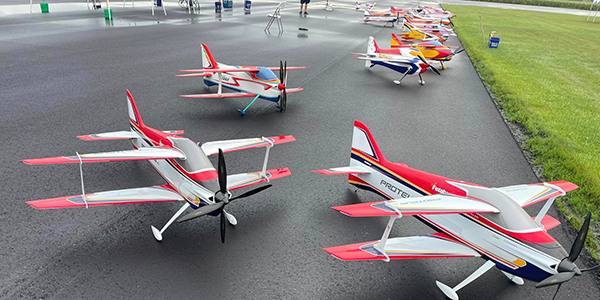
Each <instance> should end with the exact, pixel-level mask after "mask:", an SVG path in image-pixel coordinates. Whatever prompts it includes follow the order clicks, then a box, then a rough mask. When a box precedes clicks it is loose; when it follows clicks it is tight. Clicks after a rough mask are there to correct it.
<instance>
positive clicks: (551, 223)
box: [531, 215, 561, 231]
mask: <svg viewBox="0 0 600 300" xmlns="http://www.w3.org/2000/svg"><path fill="white" fill-rule="evenodd" d="M531 218H532V219H534V220H535V216H533V217H531ZM560 224H561V223H560V221H559V220H557V219H555V218H553V217H551V216H549V215H545V216H544V218H543V219H542V226H544V230H546V231H548V230H550V229H552V228H554V227H556V226H558V225H560Z"/></svg>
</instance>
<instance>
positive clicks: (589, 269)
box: [581, 265, 600, 272]
mask: <svg viewBox="0 0 600 300" xmlns="http://www.w3.org/2000/svg"><path fill="white" fill-rule="evenodd" d="M598 267H600V265H597V266H595V267H591V268H585V269H581V272H587V271H591V270H595V269H598Z"/></svg>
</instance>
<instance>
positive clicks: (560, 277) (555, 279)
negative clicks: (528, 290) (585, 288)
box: [535, 272, 575, 288]
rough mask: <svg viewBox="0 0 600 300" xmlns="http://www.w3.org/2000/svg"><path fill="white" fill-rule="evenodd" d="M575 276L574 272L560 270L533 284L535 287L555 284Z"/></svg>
mask: <svg viewBox="0 0 600 300" xmlns="http://www.w3.org/2000/svg"><path fill="white" fill-rule="evenodd" d="M573 276H575V272H561V273H557V274H554V275H552V276H550V277H548V278H546V279H544V280H542V281H540V282H539V283H538V284H536V285H535V287H536V288H542V287H547V286H551V285H555V284H561V283H563V282H567V281H569V280H571V278H573Z"/></svg>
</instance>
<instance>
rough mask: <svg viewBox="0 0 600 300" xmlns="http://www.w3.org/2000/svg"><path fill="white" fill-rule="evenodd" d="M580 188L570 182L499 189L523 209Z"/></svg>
mask: <svg viewBox="0 0 600 300" xmlns="http://www.w3.org/2000/svg"><path fill="white" fill-rule="evenodd" d="M577 188H578V186H577V185H576V184H574V183H571V182H568V181H553V182H542V183H534V184H521V185H512V186H506V187H501V188H497V189H496V190H498V191H500V192H502V193H503V194H505V195H506V196H508V197H509V198H511V199H512V200H514V201H515V202H517V204H519V205H520V206H521V207H527V206H529V205H533V204H536V203H538V202H541V201H544V200H548V199H550V198H553V197H558V196H561V195H564V194H566V193H567V192H569V191H572V190H574V189H577Z"/></svg>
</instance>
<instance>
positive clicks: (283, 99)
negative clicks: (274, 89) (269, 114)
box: [278, 60, 287, 112]
mask: <svg viewBox="0 0 600 300" xmlns="http://www.w3.org/2000/svg"><path fill="white" fill-rule="evenodd" d="M279 79H280V80H281V83H280V84H279V86H278V88H279V89H280V90H281V96H280V98H279V100H280V101H279V110H280V111H282V112H284V111H285V106H286V104H287V91H286V87H287V61H285V62H282V61H281V60H280V61H279Z"/></svg>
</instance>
